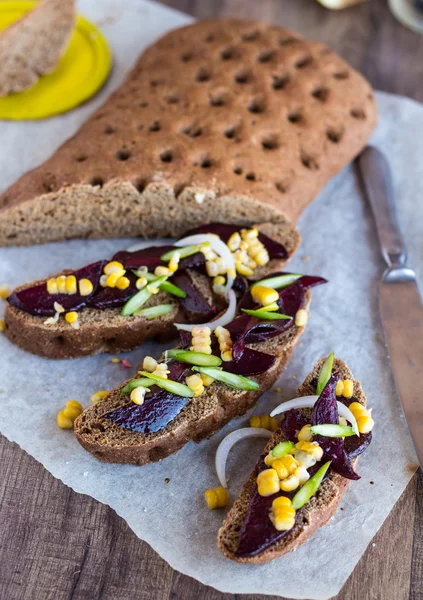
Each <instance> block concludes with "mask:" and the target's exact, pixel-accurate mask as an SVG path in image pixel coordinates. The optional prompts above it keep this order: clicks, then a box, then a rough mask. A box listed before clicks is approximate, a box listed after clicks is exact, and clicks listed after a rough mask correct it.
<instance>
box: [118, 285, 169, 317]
mask: <svg viewBox="0 0 423 600" xmlns="http://www.w3.org/2000/svg"><path fill="white" fill-rule="evenodd" d="M166 279H167V277H166V276H165V275H163V276H162V277H157V278H156V279H155V280H154V281H152V282H151V284H150V285H153V284H154V287H159V286H160V285H161V284H162V283H163V282H164V281H166ZM147 287H148V286H145V287H143V288H142V290H140V291H139V292H137V293H136V294H135V295H134V296H132V298H129V300H128V302H126V303H125V304H124V305H123V308H122V313H121V314H122V316H123V317H129V316H130V315H133V314H134V312H135V311H136V310H138V309H139V308H141V306H142V305H143V304H145V303H146V302H147V300H149V299H150V298H151V296H152V293H151V292H150V291H149V290H148V289H147Z"/></svg>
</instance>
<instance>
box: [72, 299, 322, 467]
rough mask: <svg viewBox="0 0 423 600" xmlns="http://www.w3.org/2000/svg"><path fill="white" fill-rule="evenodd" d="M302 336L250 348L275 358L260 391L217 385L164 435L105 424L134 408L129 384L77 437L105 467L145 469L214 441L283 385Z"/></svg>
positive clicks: (291, 333) (91, 411)
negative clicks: (121, 409) (196, 444)
mask: <svg viewBox="0 0 423 600" xmlns="http://www.w3.org/2000/svg"><path fill="white" fill-rule="evenodd" d="M309 303H310V292H309V291H307V292H306V305H305V307H304V308H305V309H308V307H309ZM303 331H304V327H297V326H296V325H295V324H293V325H292V327H290V328H289V329H288V330H287V331H285V332H283V333H282V334H280V335H278V336H277V337H274V338H273V339H271V340H269V341H265V342H261V343H257V344H254V345H251V346H250V347H251V348H253V349H255V350H259V351H261V352H264V353H267V354H272V355H274V356H275V357H276V361H275V363H274V365H273V367H271V369H269V370H268V371H266V372H264V373H262V374H260V375H256V376H254V377H252V379H254V380H255V381H257V382H258V383H259V385H260V389H259V390H258V391H242V390H236V389H232V388H230V387H228V386H227V385H225V384H223V383H219V382H218V381H215V382H214V383H212V385H210V386H208V387H206V388H205V391H204V393H203V394H202V395H201V396H199V397H196V398H191V399H190V401H189V402H188V403H187V404H186V405H185V407H184V408H183V409H182V410H181V412H180V413H179V414H178V415H177V417H176V418H175V419H174V420H173V421H171V422H170V423H169V424H168V425H167V426H166V427H165V428H164V429H162V430H160V431H158V432H156V433H150V434H142V433H138V432H134V431H130V430H128V429H124V428H123V427H120V426H119V425H117V424H116V423H114V422H112V421H111V420H109V419H107V418H106V415H107V414H108V413H110V412H111V411H113V410H115V409H116V408H119V407H121V406H125V405H128V404H130V403H131V400H130V397H129V395H128V394H123V393H122V391H121V390H122V388H123V387H124V386H125V385H126V383H128V382H125V383H124V384H123V385H122V386H120V387H119V388H118V389H116V390H114V391H112V392H110V394H109V395H108V396H106V397H105V398H104V400H102V401H100V402H99V403H98V404H96V405H94V406H92V407H90V408H87V409H86V410H85V411H84V412H83V413H82V415H81V416H80V417H78V418H77V419H76V421H75V425H74V427H75V434H76V437H77V439H78V441H79V443H80V444H81V445H82V446H83V447H84V448H85V449H86V450H88V452H90V453H91V454H93V455H94V456H95V457H96V458H98V459H100V460H102V461H104V462H110V463H130V464H135V465H144V464H147V463H150V462H155V461H158V460H161V459H163V458H165V457H166V456H169V455H170V454H173V453H174V452H177V451H178V450H180V449H181V448H182V446H184V445H185V444H186V443H187V442H189V441H191V440H193V441H195V442H199V441H201V440H202V439H205V438H208V437H210V436H211V435H213V434H214V433H215V432H216V431H219V429H221V428H222V427H223V426H224V425H226V423H228V422H229V421H230V420H231V419H233V418H235V417H238V416H241V415H243V414H245V413H246V412H247V411H248V409H249V408H250V407H251V406H252V405H253V404H254V403H255V402H256V401H257V400H258V399H259V398H260V396H261V395H262V394H263V393H264V392H265V391H266V390H267V389H269V388H270V387H271V386H272V385H273V384H274V382H275V381H276V380H277V379H278V377H279V376H280V374H281V372H282V370H283V369H284V368H285V366H286V365H287V363H288V361H289V359H290V357H291V355H292V352H293V351H294V348H295V345H296V344H297V342H298V340H299V338H300V336H301V335H302V333H303Z"/></svg>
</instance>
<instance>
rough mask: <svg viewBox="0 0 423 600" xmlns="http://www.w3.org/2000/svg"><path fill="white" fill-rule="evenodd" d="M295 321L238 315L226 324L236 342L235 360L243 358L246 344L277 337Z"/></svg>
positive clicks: (233, 348)
mask: <svg viewBox="0 0 423 600" xmlns="http://www.w3.org/2000/svg"><path fill="white" fill-rule="evenodd" d="M292 323H293V321H292V320H288V319H279V320H277V321H261V320H260V319H258V318H257V317H253V316H250V315H247V314H243V315H240V316H239V317H236V318H235V319H234V320H233V321H232V322H231V323H229V324H228V325H226V329H228V330H229V332H230V333H231V337H232V340H233V342H234V344H233V347H232V354H233V356H234V359H235V360H237V361H238V360H241V357H242V355H243V352H244V350H245V345H246V344H255V343H258V342H264V341H266V340H270V339H271V338H273V337H276V336H277V335H279V334H280V333H282V332H283V331H286V330H287V329H289V328H290V327H291V325H292Z"/></svg>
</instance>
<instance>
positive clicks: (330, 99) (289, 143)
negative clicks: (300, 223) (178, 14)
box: [0, 19, 376, 246]
mask: <svg viewBox="0 0 423 600" xmlns="http://www.w3.org/2000/svg"><path fill="white" fill-rule="evenodd" d="M375 121H376V105H375V101H374V97H373V94H372V90H371V88H370V86H369V84H368V83H367V81H366V80H365V79H364V78H363V77H362V76H361V75H359V74H358V73H357V72H356V71H354V69H352V68H351V67H350V65H348V64H347V63H346V62H344V61H343V60H342V59H341V58H340V57H338V56H337V55H336V54H335V53H333V52H332V51H331V50H329V48H327V47H326V46H324V45H323V44H321V43H318V42H312V41H309V40H304V39H302V38H301V37H300V36H299V35H297V34H294V33H292V32H290V31H287V30H286V29H283V28H282V27H279V26H275V25H268V24H264V23H259V22H256V21H248V20H239V19H217V20H210V21H200V22H198V23H194V24H193V25H189V26H187V27H183V28H181V29H177V30H175V31H171V32H170V33H168V34H167V35H165V36H164V37H163V38H161V39H160V40H158V41H157V42H156V43H155V44H153V45H152V46H151V47H150V48H148V49H147V50H146V51H145V52H144V54H143V55H142V56H141V57H140V59H139V60H138V63H137V64H136V65H135V67H134V68H133V70H132V71H131V72H130V74H129V76H128V78H127V80H126V82H125V83H124V84H123V85H122V86H121V87H120V88H119V89H118V90H117V91H116V92H115V93H114V94H113V95H112V96H111V97H110V98H109V100H108V101H107V102H106V103H105V104H104V105H103V106H102V107H101V108H100V109H99V110H98V111H97V112H96V113H94V115H93V116H92V117H91V118H90V119H89V120H88V121H87V122H86V123H85V125H83V126H82V128H81V129H80V131H79V132H78V133H77V134H76V135H75V136H74V137H73V138H71V139H70V140H69V141H67V142H66V143H65V144H64V145H62V146H61V147H60V148H59V149H58V150H57V151H56V152H55V153H54V154H53V156H52V157H51V158H50V159H48V160H47V161H46V162H45V163H44V164H42V165H41V166H39V167H38V168H36V169H34V170H33V171H31V172H29V173H27V174H26V175H24V176H23V177H21V178H20V179H19V180H18V181H17V182H16V183H15V184H14V185H12V186H11V187H10V188H9V189H8V190H6V191H5V192H4V193H3V194H2V196H1V197H0V216H1V218H0V245H2V246H9V245H28V244H37V243H44V242H49V241H54V240H62V239H69V238H75V237H89V238H105V237H118V236H137V235H142V236H148V237H150V236H166V235H171V236H174V237H178V236H179V235H180V234H181V233H182V232H183V231H184V230H186V229H187V228H190V227H195V226H197V225H203V224H204V223H208V222H212V221H215V220H216V215H219V220H220V221H222V222H225V223H241V224H244V225H249V224H251V223H254V222H266V221H270V222H273V223H285V222H286V220H287V219H290V220H293V221H295V220H296V219H297V217H298V216H299V214H300V213H301V211H302V210H303V209H304V208H305V207H306V206H307V205H308V204H309V203H310V202H311V200H312V199H313V198H314V197H315V196H316V194H317V193H318V192H319V190H321V188H322V187H323V186H324V185H325V184H326V182H327V181H328V179H329V178H330V177H332V176H333V175H335V174H336V173H337V172H338V171H340V170H341V169H342V168H343V167H344V166H345V165H346V164H347V163H348V162H350V161H351V160H352V159H353V158H354V157H355V156H356V155H357V154H358V153H359V152H360V150H361V149H362V148H363V147H364V145H365V143H366V141H367V139H368V137H369V136H370V133H371V132H372V130H373V128H374V125H375Z"/></svg>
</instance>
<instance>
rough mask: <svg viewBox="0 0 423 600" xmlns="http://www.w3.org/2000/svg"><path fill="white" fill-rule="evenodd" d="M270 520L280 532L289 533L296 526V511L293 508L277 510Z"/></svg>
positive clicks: (285, 507)
mask: <svg viewBox="0 0 423 600" xmlns="http://www.w3.org/2000/svg"><path fill="white" fill-rule="evenodd" d="M270 518H271V520H272V522H273V525H274V526H275V529H277V530H278V531H289V530H290V529H292V528H293V527H294V525H295V509H294V508H292V507H291V506H284V507H281V508H277V509H276V510H275V511H273V514H272V513H270Z"/></svg>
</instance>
